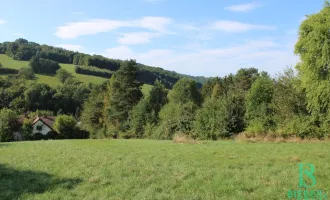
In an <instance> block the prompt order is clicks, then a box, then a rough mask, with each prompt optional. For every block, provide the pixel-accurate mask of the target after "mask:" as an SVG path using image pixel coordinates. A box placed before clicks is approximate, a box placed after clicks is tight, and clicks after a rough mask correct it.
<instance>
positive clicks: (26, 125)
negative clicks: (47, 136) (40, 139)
mask: <svg viewBox="0 0 330 200" xmlns="http://www.w3.org/2000/svg"><path fill="white" fill-rule="evenodd" d="M32 131H33V126H32V121H31V120H29V119H24V121H23V125H22V128H21V132H22V136H23V137H24V139H25V140H30V139H32V138H33V135H32Z"/></svg>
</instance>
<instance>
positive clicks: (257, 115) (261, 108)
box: [245, 76, 274, 132]
mask: <svg viewBox="0 0 330 200" xmlns="http://www.w3.org/2000/svg"><path fill="white" fill-rule="evenodd" d="M273 93H274V84H273V81H272V80H271V79H270V78H269V77H263V76H261V77H259V78H258V79H257V80H256V81H255V82H254V83H253V84H252V86H251V89H250V90H249V91H248V94H247V96H246V113H245V116H246V119H247V122H248V125H249V126H248V128H250V130H251V131H253V132H264V131H267V130H268V129H270V128H271V127H272V126H273V125H274V122H273V118H272V114H273V110H272V106H271V102H272V98H273ZM251 127H253V128H256V127H257V128H258V130H252V129H253V128H251Z"/></svg>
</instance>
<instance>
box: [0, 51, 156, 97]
mask: <svg viewBox="0 0 330 200" xmlns="http://www.w3.org/2000/svg"><path fill="white" fill-rule="evenodd" d="M0 62H1V64H2V65H3V67H5V68H12V69H21V68H22V67H28V66H29V62H28V61H17V60H13V59H12V58H10V57H9V56H7V55H5V54H0ZM60 66H61V68H62V69H65V70H67V71H68V72H70V73H71V74H72V75H73V76H74V77H75V78H77V79H78V80H79V81H81V82H84V83H95V84H101V83H103V82H104V81H106V80H107V79H106V78H102V77H97V76H89V75H84V74H77V73H76V72H75V70H74V68H75V66H74V65H72V64H60ZM6 76H7V75H1V74H0V77H6ZM36 77H37V81H38V82H39V83H45V84H48V85H50V86H51V87H56V86H57V85H59V84H61V83H60V81H59V80H58V79H57V78H56V77H55V76H48V75H41V74H36ZM151 88H152V86H151V85H147V84H144V85H143V87H142V92H143V94H148V92H149V91H150V90H151Z"/></svg>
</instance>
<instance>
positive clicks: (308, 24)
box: [295, 3, 330, 114]
mask: <svg viewBox="0 0 330 200" xmlns="http://www.w3.org/2000/svg"><path fill="white" fill-rule="evenodd" d="M329 28H330V6H329V4H328V3H326V4H325V6H324V8H323V9H322V10H321V11H320V12H318V13H316V14H313V15H309V16H308V17H307V18H306V19H305V20H304V21H303V22H302V23H301V25H300V27H299V39H298V41H297V43H296V46H295V53H296V54H297V55H299V57H300V60H301V63H299V64H298V65H297V69H298V71H299V76H300V77H301V83H302V87H303V88H304V89H305V90H306V97H307V103H308V109H309V111H311V112H313V113H315V114H322V113H326V114H327V113H328V110H329V108H330V82H329V80H330V71H329V70H330V69H329V62H330V35H329Z"/></svg>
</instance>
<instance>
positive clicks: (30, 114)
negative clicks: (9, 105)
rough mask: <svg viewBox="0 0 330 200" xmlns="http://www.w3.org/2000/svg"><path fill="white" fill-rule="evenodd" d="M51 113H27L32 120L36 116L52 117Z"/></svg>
mask: <svg viewBox="0 0 330 200" xmlns="http://www.w3.org/2000/svg"><path fill="white" fill-rule="evenodd" d="M53 115H54V113H53V111H50V110H36V111H35V112H29V114H28V117H29V118H30V119H34V118H35V117H36V116H53Z"/></svg>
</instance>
